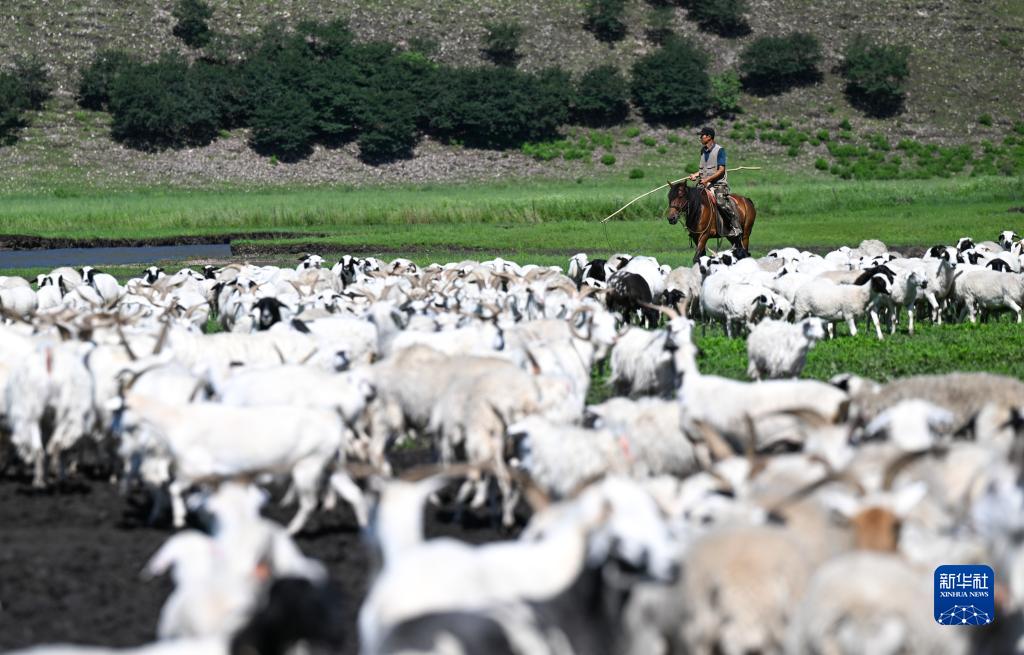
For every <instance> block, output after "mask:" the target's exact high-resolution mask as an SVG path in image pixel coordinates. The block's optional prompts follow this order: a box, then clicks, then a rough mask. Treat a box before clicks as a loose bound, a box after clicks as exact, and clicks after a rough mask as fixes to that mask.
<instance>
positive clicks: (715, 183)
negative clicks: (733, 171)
mask: <svg viewBox="0 0 1024 655" xmlns="http://www.w3.org/2000/svg"><path fill="white" fill-rule="evenodd" d="M700 144H701V146H702V147H701V149H700V159H699V160H698V161H699V165H698V170H697V172H696V173H693V174H692V175H690V180H697V181H698V182H697V183H698V184H700V185H703V186H705V187H707V188H708V189H710V190H711V192H712V193H714V194H715V202H716V203H717V204H718V211H719V213H721V214H722V221H723V222H724V223H725V234H722V235H720V236H724V237H738V236H740V235H741V234H742V233H743V226H742V225H741V224H740V220H739V217H738V216H737V215H736V210H735V209H734V208H733V204H732V203H731V202H730V201H729V193H730V191H729V175H728V174H727V173H726V171H725V161H726V160H725V148H723V147H722V146H720V145H718V144H717V143H715V128H713V127H704V128H701V131H700Z"/></svg>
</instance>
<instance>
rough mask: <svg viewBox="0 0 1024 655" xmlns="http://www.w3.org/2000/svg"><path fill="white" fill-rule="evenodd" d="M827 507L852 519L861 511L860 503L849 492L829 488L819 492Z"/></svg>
mask: <svg viewBox="0 0 1024 655" xmlns="http://www.w3.org/2000/svg"><path fill="white" fill-rule="evenodd" d="M819 497H820V498H821V502H822V503H823V504H824V505H825V507H827V508H829V509H831V510H833V511H835V512H837V513H839V514H840V515H842V516H843V518H846V519H847V520H849V519H852V518H853V517H854V516H856V515H857V512H858V511H860V503H859V502H857V499H856V498H854V497H853V496H851V495H850V494H848V493H844V492H841V491H833V490H827V491H822V492H821V493H820V494H819Z"/></svg>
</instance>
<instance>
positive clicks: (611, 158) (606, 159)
mask: <svg viewBox="0 0 1024 655" xmlns="http://www.w3.org/2000/svg"><path fill="white" fill-rule="evenodd" d="M601 163H602V164H604V165H605V166H614V165H615V155H601Z"/></svg>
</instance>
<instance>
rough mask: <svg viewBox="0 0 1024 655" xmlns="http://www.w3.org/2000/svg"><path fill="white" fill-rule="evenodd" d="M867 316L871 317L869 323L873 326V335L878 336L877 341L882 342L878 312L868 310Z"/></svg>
mask: <svg viewBox="0 0 1024 655" xmlns="http://www.w3.org/2000/svg"><path fill="white" fill-rule="evenodd" d="M868 314H869V315H870V316H871V322H872V323H874V325H875V334H877V335H878V340H879V341H882V340H883V339H884V337H882V326H881V325H879V323H878V312H876V311H875V308H874V307H872V308H871V309H869V310H868Z"/></svg>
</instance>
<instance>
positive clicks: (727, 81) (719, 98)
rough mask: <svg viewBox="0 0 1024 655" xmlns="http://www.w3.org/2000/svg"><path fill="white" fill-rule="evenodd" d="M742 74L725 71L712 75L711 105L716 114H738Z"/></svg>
mask: <svg viewBox="0 0 1024 655" xmlns="http://www.w3.org/2000/svg"><path fill="white" fill-rule="evenodd" d="M742 87H743V85H742V84H741V83H740V76H739V75H738V74H737V73H736V71H725V72H724V73H720V74H718V75H712V76H711V107H712V111H714V112H715V113H716V114H736V113H738V112H740V111H741V110H742V109H741V107H740V90H741V89H742Z"/></svg>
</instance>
